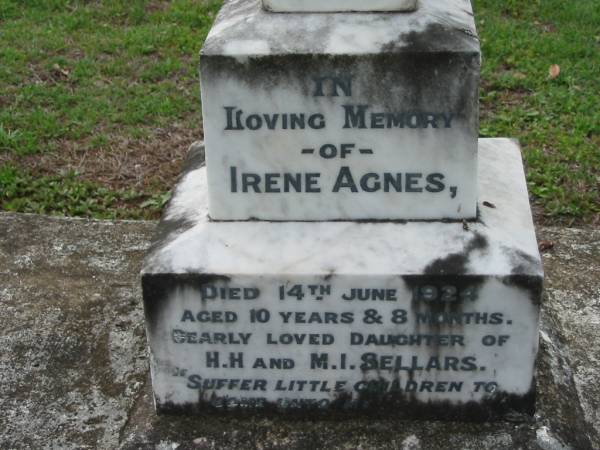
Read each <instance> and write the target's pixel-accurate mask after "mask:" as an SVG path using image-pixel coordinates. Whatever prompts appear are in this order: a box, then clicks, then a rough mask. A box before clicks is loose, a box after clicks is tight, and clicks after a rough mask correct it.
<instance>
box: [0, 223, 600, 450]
mask: <svg viewBox="0 0 600 450" xmlns="http://www.w3.org/2000/svg"><path fill="white" fill-rule="evenodd" d="M155 225H156V224H155V223H154V222H128V221H121V222H113V221H90V220H80V219H68V218H50V217H45V216H36V215H21V214H9V213H0V321H1V322H0V323H1V327H0V410H1V411H2V414H1V415H0V448H3V449H4V448H7V449H13V448H14V449H21V448H61V449H63V448H64V449H75V448H77V449H80V448H107V449H108V448H110V449H114V448H121V449H140V448H141V449H146V448H148V449H175V448H177V449H219V448H228V449H230V448H236V449H284V448H285V449H305V448H307V449H308V448H310V449H318V448H327V449H358V448H363V449H402V450H419V449H434V450H435V449H446V448H461V449H480V448H486V449H518V448H520V449H524V450H525V449H543V450H560V449H569V448H570V449H574V450H579V449H583V450H586V449H592V450H599V449H600V388H599V387H598V380H600V229H591V228H587V229H559V228H541V229H539V230H538V238H539V239H540V240H542V239H543V240H549V241H552V242H553V243H554V244H555V245H554V248H553V249H552V250H549V251H547V252H545V253H544V264H545V269H546V275H547V283H546V293H545V301H544V305H543V309H542V331H541V333H540V342H541V347H540V357H539V370H538V407H537V409H538V412H537V414H536V416H535V418H533V419H530V420H526V419H523V418H522V417H517V416H516V417H515V418H514V421H510V422H495V423H483V424H470V423H444V422H403V421H398V420H394V418H393V417H390V418H389V419H387V420H376V421H375V420H369V419H368V418H365V417H362V418H356V419H352V420H336V418H334V417H332V418H331V419H330V420H318V421H317V420H310V418H307V419H305V420H298V419H293V420H292V419H286V418H285V417H277V416H272V415H270V416H269V415H264V414H262V415H261V414H248V415H246V416H240V415H236V416H234V417H231V416H223V415H220V416H219V415H216V416H209V415H206V416H200V417H169V416H160V417H159V416H156V414H155V413H154V410H153V405H152V397H151V392H150V385H149V380H148V363H147V358H146V340H145V334H144V325H143V313H142V308H141V292H140V287H139V278H138V273H139V269H140V267H141V261H142V257H143V255H144V253H145V251H146V250H147V248H148V246H149V242H150V238H151V235H152V233H153V231H154V228H155Z"/></svg>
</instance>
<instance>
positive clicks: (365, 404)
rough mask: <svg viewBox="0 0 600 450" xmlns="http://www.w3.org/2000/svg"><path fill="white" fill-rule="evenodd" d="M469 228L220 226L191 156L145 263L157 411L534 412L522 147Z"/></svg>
mask: <svg viewBox="0 0 600 450" xmlns="http://www.w3.org/2000/svg"><path fill="white" fill-rule="evenodd" d="M479 147H480V149H479V161H480V162H479V192H480V202H479V215H478V219H477V220H476V221H472V222H445V223H442V222H384V223H382V222H286V223H278V222H275V223H272V222H215V221H211V220H210V218H209V216H208V208H207V195H206V184H207V183H206V170H205V167H203V166H202V164H201V159H200V158H199V157H197V156H194V155H192V157H191V158H190V160H189V161H188V164H187V167H186V169H185V171H184V174H183V176H182V178H181V180H180V182H179V184H178V186H177V188H176V189H175V193H174V196H173V199H172V200H171V203H170V205H169V207H168V209H167V211H166V213H165V216H164V219H163V220H162V222H161V224H160V225H159V233H158V235H157V238H156V239H155V241H154V243H153V250H152V251H151V252H150V253H149V255H148V257H147V259H146V262H145V265H144V268H143V270H142V277H143V278H142V280H143V289H144V304H145V311H146V319H147V333H148V337H149V343H150V348H151V370H152V379H153V386H154V395H155V402H156V407H157V408H158V410H159V411H165V412H168V411H186V412H198V411H201V410H203V409H217V410H219V409H221V410H229V409H242V410H245V409H255V408H256V409H265V408H266V409H278V410H289V411H306V410H331V409H335V410H338V411H353V410H377V411H390V412H391V413H393V414H394V415H397V416H399V417H443V418H459V417H461V418H473V419H480V420H481V419H486V418H492V417H499V416H503V415H504V414H506V413H508V412H512V411H519V412H526V413H529V414H532V413H533V410H534V401H535V395H534V385H535V381H534V366H535V358H536V354H537V348H538V327H537V324H538V315H539V308H540V298H541V289H542V280H543V272H542V267H541V262H540V257H539V253H538V249H537V243H536V239H535V233H534V228H533V223H532V219H531V212H530V208H529V199H528V195H527V188H526V183H525V177H524V173H523V165H522V162H521V154H520V151H519V147H518V145H517V144H516V143H515V142H513V141H511V140H508V139H483V140H481V141H480V145H479Z"/></svg>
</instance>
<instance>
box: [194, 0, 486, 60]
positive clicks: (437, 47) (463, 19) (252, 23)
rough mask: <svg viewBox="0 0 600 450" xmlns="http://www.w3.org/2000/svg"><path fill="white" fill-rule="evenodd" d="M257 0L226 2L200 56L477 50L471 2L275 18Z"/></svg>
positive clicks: (448, 0) (423, 0) (424, 1)
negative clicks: (400, 9)
mask: <svg viewBox="0 0 600 450" xmlns="http://www.w3.org/2000/svg"><path fill="white" fill-rule="evenodd" d="M261 1H262V0H229V1H226V2H225V4H224V6H223V8H222V9H221V11H220V13H219V15H218V17H217V19H216V21H215V23H214V26H213V28H212V29H211V31H210V33H209V35H208V38H207V39H206V42H205V44H204V47H203V49H202V53H203V54H204V55H224V56H232V57H240V58H247V57H260V56H269V55H278V54H328V55H348V54H354V55H359V54H378V53H381V52H382V51H385V52H388V53H389V52H394V53H403V52H407V53H408V52H432V53H443V52H479V40H478V38H477V31H476V27H475V21H474V18H473V10H472V7H471V2H470V0H419V6H418V9H417V10H416V11H414V12H412V13H409V14H407V13H402V12H397V13H390V12H368V13H360V12H353V13H321V14H304V13H295V14H274V13H271V12H268V11H265V10H264V9H263V8H262V5H261ZM290 1H291V0H290ZM297 1H299V0H297ZM242 24H243V26H241V25H242Z"/></svg>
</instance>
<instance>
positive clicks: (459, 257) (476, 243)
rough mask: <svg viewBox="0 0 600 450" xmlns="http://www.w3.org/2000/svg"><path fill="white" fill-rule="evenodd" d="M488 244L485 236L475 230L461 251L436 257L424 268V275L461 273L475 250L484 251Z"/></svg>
mask: <svg viewBox="0 0 600 450" xmlns="http://www.w3.org/2000/svg"><path fill="white" fill-rule="evenodd" d="M488 246H489V243H488V240H487V238H486V237H485V236H484V235H483V234H481V233H479V232H477V231H475V232H474V233H473V238H472V239H471V240H470V241H469V242H467V244H466V245H465V249H464V250H463V251H462V252H457V253H450V254H449V255H448V256H445V257H443V258H439V259H436V260H435V261H433V262H432V263H431V264H429V265H428V266H427V267H425V269H424V273H425V274H426V275H462V274H465V273H466V272H467V264H468V262H469V258H470V257H471V254H472V253H473V252H475V251H485V250H486V249H487V248H488Z"/></svg>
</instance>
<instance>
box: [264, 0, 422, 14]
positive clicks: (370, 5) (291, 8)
mask: <svg viewBox="0 0 600 450" xmlns="http://www.w3.org/2000/svg"><path fill="white" fill-rule="evenodd" d="M262 3H263V7H264V8H265V9H266V10H267V11H272V12H353V11H371V12H377V11H406V12H408V11H414V10H415V9H417V0H370V1H368V2H365V1H364V0H328V1H323V0H262Z"/></svg>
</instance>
